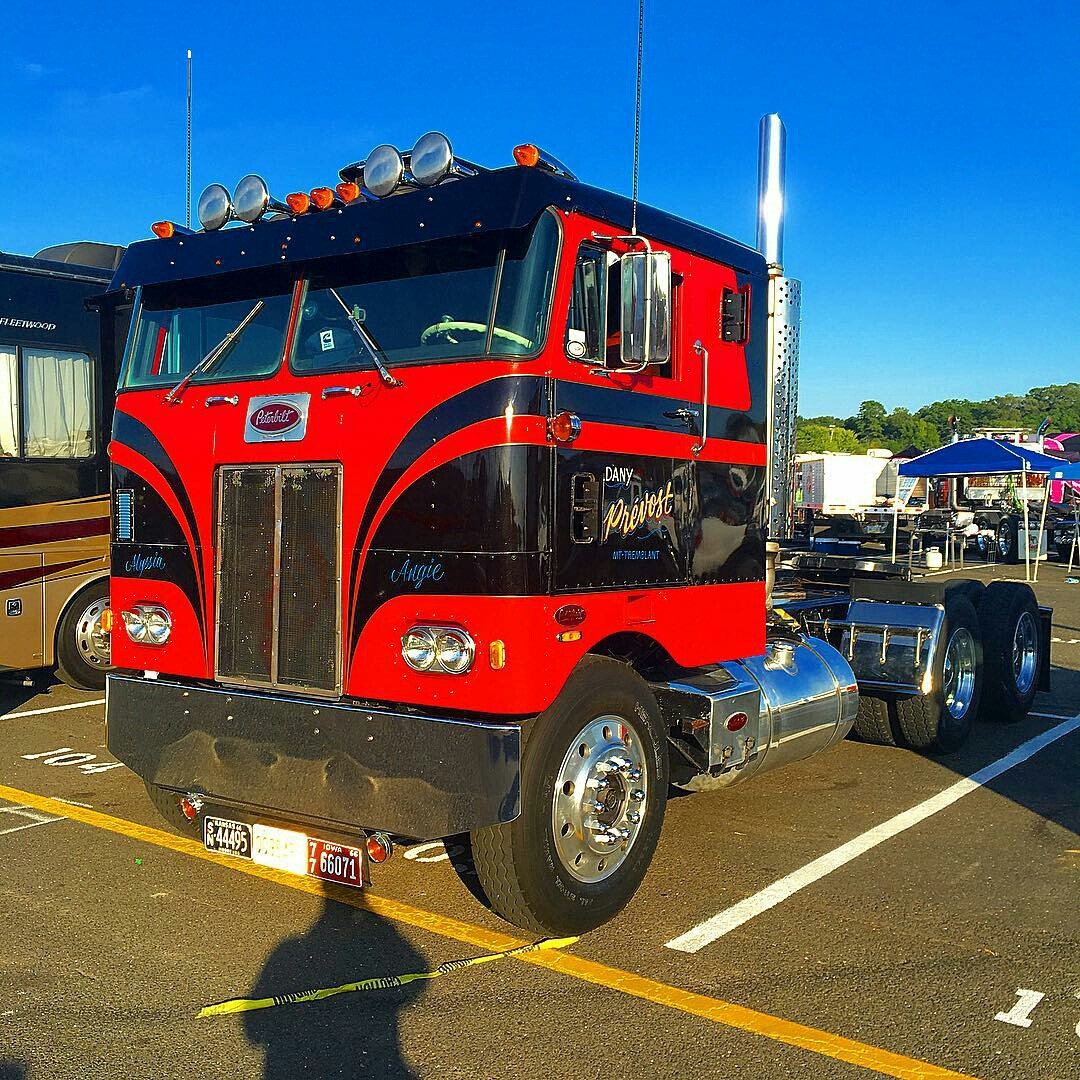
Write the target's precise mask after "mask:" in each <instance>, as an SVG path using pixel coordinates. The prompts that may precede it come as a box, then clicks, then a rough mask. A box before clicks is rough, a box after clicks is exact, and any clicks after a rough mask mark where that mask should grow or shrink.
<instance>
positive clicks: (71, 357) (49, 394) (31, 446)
mask: <svg viewBox="0 0 1080 1080" xmlns="http://www.w3.org/2000/svg"><path fill="white" fill-rule="evenodd" d="M22 357H23V399H24V400H23V453H24V454H25V456H26V457H30V458H82V457H90V456H91V455H92V454H93V452H94V428H93V424H94V420H93V416H94V391H93V386H94V380H93V371H92V367H91V361H90V357H89V356H87V355H86V353H80V352H65V351H63V350H61V349H25V348H24V349H23V350H22Z"/></svg>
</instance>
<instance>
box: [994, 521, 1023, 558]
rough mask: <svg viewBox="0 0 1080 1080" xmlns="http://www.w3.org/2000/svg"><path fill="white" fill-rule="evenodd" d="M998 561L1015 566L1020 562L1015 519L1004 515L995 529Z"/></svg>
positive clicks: (1018, 535) (1017, 530)
mask: <svg viewBox="0 0 1080 1080" xmlns="http://www.w3.org/2000/svg"><path fill="white" fill-rule="evenodd" d="M997 549H998V561H999V562H1003V563H1006V564H1007V565H1009V566H1015V565H1016V564H1017V563H1018V562H1019V561H1020V530H1019V529H1018V528H1017V525H1016V518H1014V517H1011V516H1009V515H1006V516H1005V517H1003V518H1002V519H1001V520H1000V521H999V522H998V527H997Z"/></svg>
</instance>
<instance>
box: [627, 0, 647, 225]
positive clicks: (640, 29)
mask: <svg viewBox="0 0 1080 1080" xmlns="http://www.w3.org/2000/svg"><path fill="white" fill-rule="evenodd" d="M644 43H645V0H638V25H637V92H636V95H635V97H634V196H633V197H634V205H633V209H632V210H631V212H630V235H631V236H637V185H638V157H639V155H640V148H641V51H642V47H643V46H644Z"/></svg>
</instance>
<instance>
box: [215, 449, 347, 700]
mask: <svg viewBox="0 0 1080 1080" xmlns="http://www.w3.org/2000/svg"><path fill="white" fill-rule="evenodd" d="M340 482H341V473H340V469H339V468H338V467H336V466H328V465H303V466H292V465H290V466H269V467H251V468H229V469H223V470H222V471H221V473H220V480H219V483H220V492H219V514H218V580H217V596H218V634H217V639H218V658H217V674H218V677H219V678H221V679H224V680H226V681H233V682H242V683H254V684H258V685H265V686H279V687H290V688H294V689H309V690H315V691H331V692H333V691H336V690H337V689H338V672H339V654H340V645H339V639H340V635H339V597H340V593H341V590H340V581H341V569H340V554H339V552H340V538H339V520H340V514H339V506H340Z"/></svg>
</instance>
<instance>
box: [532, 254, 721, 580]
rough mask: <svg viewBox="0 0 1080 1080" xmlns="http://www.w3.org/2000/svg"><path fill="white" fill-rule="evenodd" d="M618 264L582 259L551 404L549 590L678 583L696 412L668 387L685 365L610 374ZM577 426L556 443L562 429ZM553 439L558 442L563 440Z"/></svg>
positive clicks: (676, 361)
mask: <svg viewBox="0 0 1080 1080" xmlns="http://www.w3.org/2000/svg"><path fill="white" fill-rule="evenodd" d="M618 272H619V266H618V259H617V258H616V257H615V256H614V255H613V254H612V252H611V251H609V250H606V249H605V248H603V247H601V246H599V245H594V244H592V243H589V242H585V243H583V244H582V245H581V247H580V248H579V251H578V258H577V264H576V266H575V272H574V284H573V290H572V295H571V300H570V311H569V317H568V323H567V328H566V341H565V347H566V355H567V357H568V359H569V360H570V361H581V362H580V363H574V362H571V363H568V364H567V366H566V368H565V369H564V370H565V377H564V378H560V379H557V380H556V381H555V386H554V390H553V393H552V396H551V401H552V405H551V408H552V421H551V423H552V434H553V437H554V439H555V488H554V490H555V513H554V520H555V522H556V528H555V537H554V544H553V547H554V556H555V558H554V579H555V589H556V591H561V592H567V591H575V590H582V589H603V588H611V589H628V588H637V587H640V586H650V585H675V584H680V585H681V584H685V583H686V581H687V580H688V575H689V555H688V553H689V544H690V539H691V528H690V499H691V494H692V488H693V465H692V461H691V459H692V446H693V444H694V442H695V433H696V432H697V431H698V430H699V428H700V415H701V402H700V400H699V401H698V402H696V403H695V402H693V401H691V400H688V399H687V397H686V396H685V395H684V393H683V392H682V386H681V384H680V383H679V381H678V380H677V378H676V377H675V372H676V371H678V370H679V369H680V368H681V366H682V364H683V358H682V357H679V356H676V355H675V354H674V353H673V355H672V359H671V362H670V363H669V364H667V365H665V366H664V367H663V368H652V369H649V370H647V371H644V372H642V373H640V374H628V373H625V372H620V371H618V370H616V367H617V365H616V363H615V361H614V358H613V357H612V359H611V366H610V367H607V366H606V365H607V362H608V358H609V356H610V355H611V354H612V353H613V351H614V352H617V350H618V327H619V303H620V284H619V277H618ZM566 424H570V425H571V427H573V425H579V426H580V429H579V430H576V431H574V430H569V431H566V432H562V430H561V427H560V425H566ZM560 435H563V436H564V437H563V438H562V441H560Z"/></svg>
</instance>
